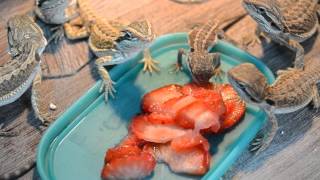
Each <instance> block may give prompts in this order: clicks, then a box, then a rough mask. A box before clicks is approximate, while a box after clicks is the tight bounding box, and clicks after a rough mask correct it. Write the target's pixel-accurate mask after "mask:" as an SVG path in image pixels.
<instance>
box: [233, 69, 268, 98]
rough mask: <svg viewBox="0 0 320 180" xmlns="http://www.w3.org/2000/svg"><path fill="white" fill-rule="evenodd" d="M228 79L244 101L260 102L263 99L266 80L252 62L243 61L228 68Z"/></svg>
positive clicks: (266, 85)
mask: <svg viewBox="0 0 320 180" xmlns="http://www.w3.org/2000/svg"><path fill="white" fill-rule="evenodd" d="M228 80H229V82H230V84H231V85H232V86H233V87H234V88H235V89H236V91H237V92H238V93H239V94H240V96H241V97H242V98H244V99H245V100H246V101H248V102H255V103H261V102H262V101H263V100H264V98H265V94H266V90H267V87H268V84H267V80H266V78H265V77H264V75H263V74H262V73H261V72H260V71H259V70H258V69H257V68H256V67H255V66H254V65H253V64H251V63H244V64H240V65H238V66H236V67H234V68H232V69H230V70H229V71H228Z"/></svg>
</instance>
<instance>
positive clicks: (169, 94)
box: [142, 84, 182, 112]
mask: <svg viewBox="0 0 320 180" xmlns="http://www.w3.org/2000/svg"><path fill="white" fill-rule="evenodd" d="M180 90H181V86H180V85H175V84H173V85H168V86H164V87H161V88H159V89H156V90H153V91H151V92H149V93H147V94H145V95H144V97H143V100H142V109H143V111H145V112H153V111H156V110H158V109H159V108H160V105H161V104H163V103H164V102H166V101H168V100H169V99H172V98H175V97H180V96H182V93H181V92H180Z"/></svg>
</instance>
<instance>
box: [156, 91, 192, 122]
mask: <svg viewBox="0 0 320 180" xmlns="http://www.w3.org/2000/svg"><path fill="white" fill-rule="evenodd" d="M195 101H196V99H195V98H194V97H192V96H181V97H177V98H172V99H170V100H168V101H167V102H165V103H164V104H163V105H162V106H161V108H160V109H159V111H157V112H159V113H162V114H165V115H167V116H170V117H171V118H173V119H175V118H176V115H177V113H178V112H179V111H180V110H181V109H183V108H184V107H186V106H188V105H189V104H192V103H193V102H195Z"/></svg>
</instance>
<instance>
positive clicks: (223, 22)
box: [216, 11, 247, 30]
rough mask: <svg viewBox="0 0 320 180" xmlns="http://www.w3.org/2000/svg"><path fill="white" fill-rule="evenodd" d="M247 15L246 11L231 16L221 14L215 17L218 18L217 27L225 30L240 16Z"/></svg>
mask: <svg viewBox="0 0 320 180" xmlns="http://www.w3.org/2000/svg"><path fill="white" fill-rule="evenodd" d="M246 15H247V12H246V11H242V12H241V13H238V14H236V15H233V16H223V17H216V19H217V20H218V24H219V28H220V29H223V30H226V29H228V28H229V27H231V26H232V25H234V24H235V23H237V22H239V21H240V20H241V19H242V18H244V17H245V16H246Z"/></svg>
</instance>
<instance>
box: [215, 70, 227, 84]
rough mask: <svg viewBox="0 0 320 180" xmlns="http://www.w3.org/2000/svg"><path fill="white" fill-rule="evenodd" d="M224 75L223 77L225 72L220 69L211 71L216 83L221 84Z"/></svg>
mask: <svg viewBox="0 0 320 180" xmlns="http://www.w3.org/2000/svg"><path fill="white" fill-rule="evenodd" d="M224 75H225V72H224V71H223V70H221V69H220V68H217V69H215V70H214V71H213V79H214V80H215V81H216V82H221V81H222V79H223V76H224Z"/></svg>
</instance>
